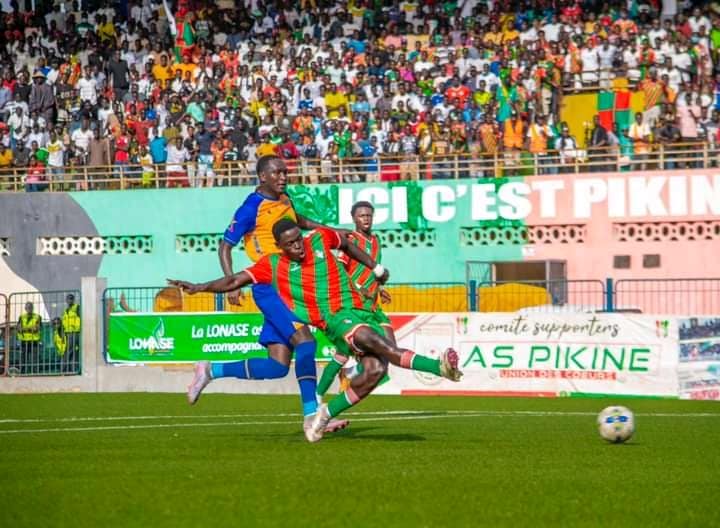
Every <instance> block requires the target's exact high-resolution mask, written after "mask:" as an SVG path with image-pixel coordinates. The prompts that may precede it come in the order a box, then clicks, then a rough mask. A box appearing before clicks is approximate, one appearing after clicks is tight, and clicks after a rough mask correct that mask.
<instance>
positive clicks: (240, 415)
mask: <svg viewBox="0 0 720 528" xmlns="http://www.w3.org/2000/svg"><path fill="white" fill-rule="evenodd" d="M439 413H441V414H451V415H466V414H473V415H475V414H479V415H480V416H513V415H517V416H531V417H536V416H596V415H597V413H594V412H588V411H472V410H451V409H437V410H427V411H419V410H399V411H361V412H350V413H347V414H346V415H345V416H348V417H352V416H393V415H427V414H432V415H436V414H439ZM636 416H650V417H657V418H715V417H716V418H720V413H639V414H637V415H636ZM288 417H294V418H299V417H300V415H299V414H298V413H237V414H197V415H195V414H187V415H177V414H173V415H170V414H167V415H147V416H75V417H68V418H25V419H24V418H7V419H0V424H4V423H7V424H11V423H75V422H112V421H121V422H124V421H133V420H176V419H183V420H186V419H187V420H212V419H218V418H288Z"/></svg>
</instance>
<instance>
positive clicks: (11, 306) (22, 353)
mask: <svg viewBox="0 0 720 528" xmlns="http://www.w3.org/2000/svg"><path fill="white" fill-rule="evenodd" d="M68 294H72V295H73V296H74V298H75V303H77V304H80V303H81V302H82V300H81V298H80V292H79V291H77V290H61V291H45V292H21V293H13V294H11V295H10V297H9V298H7V299H6V300H5V305H6V309H5V312H4V313H5V314H6V323H5V326H4V332H3V334H4V338H3V340H2V342H3V345H2V346H3V349H4V367H5V368H4V372H3V374H5V375H10V376H58V375H78V374H80V373H81V365H82V358H81V350H82V346H81V345H82V343H81V332H65V330H64V329H63V325H62V316H63V312H64V311H65V308H66V307H67V302H66V298H67V296H68ZM29 305H32V306H31V307H30V306H29ZM0 306H2V302H0ZM28 308H32V313H35V314H37V315H39V316H40V324H39V329H38V332H37V333H38V334H39V336H38V338H35V337H32V338H28V336H23V335H22V334H23V333H22V332H21V331H20V316H21V315H22V314H23V313H26V312H27V309H28ZM78 315H80V314H79V312H78ZM81 324H82V321H81Z"/></svg>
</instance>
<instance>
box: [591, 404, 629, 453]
mask: <svg viewBox="0 0 720 528" xmlns="http://www.w3.org/2000/svg"><path fill="white" fill-rule="evenodd" d="M597 421H598V430H599V431H600V436H602V437H603V438H604V439H605V440H607V441H608V442H612V443H614V444H619V443H621V442H625V441H626V440H629V439H630V437H631V436H632V435H633V433H634V432H635V416H634V415H633V413H632V411H631V410H630V409H628V408H627V407H622V406H620V405H613V406H612V407H606V408H605V409H603V410H602V411H601V412H600V414H599V415H598V418H597Z"/></svg>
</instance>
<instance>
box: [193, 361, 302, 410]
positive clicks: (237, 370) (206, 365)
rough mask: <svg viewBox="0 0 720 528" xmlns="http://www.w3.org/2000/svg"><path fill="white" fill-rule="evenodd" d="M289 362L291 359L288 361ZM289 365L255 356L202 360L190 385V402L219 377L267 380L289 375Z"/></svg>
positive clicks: (197, 365)
mask: <svg viewBox="0 0 720 528" xmlns="http://www.w3.org/2000/svg"><path fill="white" fill-rule="evenodd" d="M288 364H289V361H288ZM288 370H289V367H288V365H284V364H283V363H281V362H279V361H277V360H275V359H273V358H253V359H245V360H243V361H233V362H232V363H210V362H208V361H201V362H200V363H197V364H196V365H195V372H194V376H193V379H192V381H191V382H190V385H189V386H188V392H187V397H188V403H190V405H193V404H194V403H195V402H197V400H198V398H200V394H201V393H202V391H203V389H205V387H207V386H208V384H209V383H210V382H211V381H212V380H214V379H217V378H238V379H253V380H266V379H278V378H284V377H285V376H287V373H288Z"/></svg>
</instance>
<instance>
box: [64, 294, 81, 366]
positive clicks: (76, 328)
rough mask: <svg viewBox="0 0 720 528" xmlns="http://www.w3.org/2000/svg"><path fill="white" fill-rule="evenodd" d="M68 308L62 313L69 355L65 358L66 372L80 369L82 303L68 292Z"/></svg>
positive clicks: (66, 298)
mask: <svg viewBox="0 0 720 528" xmlns="http://www.w3.org/2000/svg"><path fill="white" fill-rule="evenodd" d="M65 300H66V301H67V308H65V311H64V312H63V314H62V330H63V334H64V337H65V342H66V344H67V347H66V351H67V356H66V357H65V358H64V361H63V363H64V364H65V368H63V370H65V371H66V372H78V371H79V369H80V364H79V358H80V305H79V304H76V303H75V296H74V295H73V294H72V293H68V294H67V297H65Z"/></svg>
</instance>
